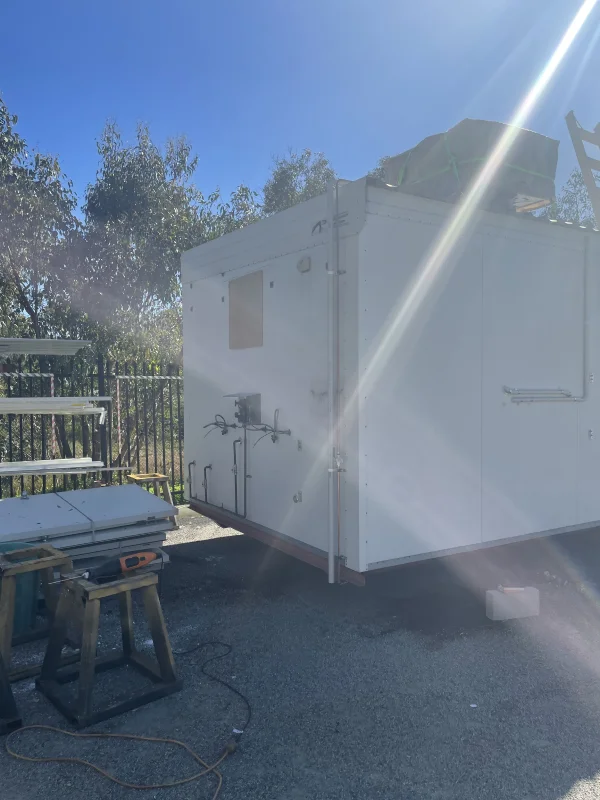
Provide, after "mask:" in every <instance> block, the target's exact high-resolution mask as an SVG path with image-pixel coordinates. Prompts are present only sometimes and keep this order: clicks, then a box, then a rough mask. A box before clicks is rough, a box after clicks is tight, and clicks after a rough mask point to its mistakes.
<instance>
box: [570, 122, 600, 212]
mask: <svg viewBox="0 0 600 800" xmlns="http://www.w3.org/2000/svg"><path fill="white" fill-rule="evenodd" d="M566 121H567V128H568V129H569V134H570V136H571V141H572V142H573V148H574V150H575V155H576V156H577V161H578V162H579V167H580V169H581V172H582V174H583V180H584V182H585V186H586V189H587V190H588V194H589V197H590V202H591V204H592V208H593V209H594V216H595V217H596V225H598V226H600V122H599V123H598V124H597V125H596V127H595V128H594V130H593V131H586V130H585V129H584V128H582V127H581V125H580V124H579V122H577V119H576V118H575V114H574V113H573V112H572V111H570V112H569V113H568V114H567V116H566ZM586 142H587V143H588V144H591V145H594V146H595V147H596V148H597V150H598V157H597V158H594V157H593V156H590V155H588V153H587V150H586V149H585V144H586Z"/></svg>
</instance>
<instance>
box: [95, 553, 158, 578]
mask: <svg viewBox="0 0 600 800" xmlns="http://www.w3.org/2000/svg"><path fill="white" fill-rule="evenodd" d="M160 557H161V556H160V554H159V553H154V552H152V551H151V550H148V551H142V552H139V553H127V555H124V556H120V557H119V558H109V559H108V560H107V561H104V562H103V563H102V564H98V566H97V567H92V568H91V569H89V570H87V572H84V573H83V577H84V578H88V579H89V580H93V581H100V582H102V581H108V580H112V579H113V578H118V577H119V576H120V575H127V574H128V573H129V572H134V571H135V570H136V569H140V567H145V566H146V565H147V564H150V562H151V561H155V560H156V559H157V558H160Z"/></svg>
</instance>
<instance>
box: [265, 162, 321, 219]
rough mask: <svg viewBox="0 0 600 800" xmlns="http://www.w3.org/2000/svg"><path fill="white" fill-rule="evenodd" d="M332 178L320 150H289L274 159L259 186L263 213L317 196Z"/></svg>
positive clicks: (275, 210)
mask: <svg viewBox="0 0 600 800" xmlns="http://www.w3.org/2000/svg"><path fill="white" fill-rule="evenodd" d="M335 177H336V175H335V172H334V170H333V167H332V166H331V164H330V163H329V161H328V160H327V158H325V156H324V155H323V153H313V152H312V151H311V150H303V151H302V152H301V153H295V152H293V151H291V150H290V152H289V153H288V155H287V156H286V157H285V158H275V159H274V164H273V171H272V174H271V177H270V178H269V180H268V181H267V182H266V183H265V186H264V188H263V196H264V200H263V212H264V214H266V215H267V216H268V215H270V214H276V213H277V212H278V211H283V210H284V209H286V208H290V207H291V206H295V205H296V204H297V203H302V202H303V201H304V200H310V198H311V197H317V196H318V195H320V194H323V193H324V192H325V191H326V190H327V184H328V183H329V181H331V180H333V179H334V178H335Z"/></svg>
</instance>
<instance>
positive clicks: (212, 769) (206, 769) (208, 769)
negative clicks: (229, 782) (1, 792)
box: [5, 725, 235, 800]
mask: <svg viewBox="0 0 600 800" xmlns="http://www.w3.org/2000/svg"><path fill="white" fill-rule="evenodd" d="M33 730H38V731H52V732H53V733H62V734H64V735H65V736H72V737H73V738H74V739H127V740H129V741H134V742H157V743H160V744H174V745H177V747H182V748H183V749H184V750H185V751H186V752H187V753H189V754H190V755H191V757H192V758H193V759H194V760H195V761H197V762H198V764H201V765H202V767H203V769H202V770H201V771H200V772H196V773H195V774H194V775H190V776H189V777H188V778H181V779H180V780H176V781H170V782H168V783H154V784H141V783H127V781H122V780H121V779H120V778H115V776H114V775H111V774H110V773H109V772H106V770H103V769H102V768H101V767H98V766H97V765H96V764H92V762H91V761H86V760H85V759H83V758H66V757H56V758H49V757H48V758H41V757H34V756H24V755H22V754H21V753H16V752H15V751H14V750H13V749H12V748H11V747H10V745H9V742H10V741H11V739H13V738H14V737H15V736H17V735H18V734H20V733H23V732H24V731H33ZM5 747H6V752H7V753H8V754H9V755H10V756H12V757H13V758H18V759H20V760H21V761H30V762H35V763H39V764H49V763H57V764H81V765H82V766H84V767H90V769H93V770H95V771H96V772H98V773H100V775H102V776H103V777H104V778H107V779H108V780H109V781H112V782H113V783H116V784H118V785H119V786H123V787H125V789H171V788H172V787H174V786H182V785H183V784H185V783H191V782H192V781H197V780H199V779H200V778H203V777H204V776H205V775H209V774H211V773H212V774H213V775H214V776H215V778H216V779H217V788H216V789H215V793H214V794H213V796H212V800H216V798H217V797H218V796H219V792H220V791H221V786H222V785H223V776H222V775H221V773H220V772H219V771H218V770H217V767H218V766H219V765H220V764H222V763H223V761H224V760H225V759H226V758H227V756H228V755H231V753H233V752H234V751H235V744H234V743H230V744H228V745H227V746H226V748H225V750H224V751H223V753H222V754H221V756H219V758H218V759H217V760H216V761H215V763H214V764H212V765H210V764H207V763H206V761H203V760H202V759H201V758H200V756H199V755H198V753H195V752H194V751H193V750H192V748H191V747H188V745H187V744H185V743H184V742H180V741H178V740H177V739H162V738H158V737H154V736H134V735H133V734H129V733H71V732H70V731H64V730H62V729H61V728H54V727H52V726H51V725H26V726H25V727H24V728H18V729H17V730H16V731H13V732H12V733H11V734H9V736H7V738H6V741H5Z"/></svg>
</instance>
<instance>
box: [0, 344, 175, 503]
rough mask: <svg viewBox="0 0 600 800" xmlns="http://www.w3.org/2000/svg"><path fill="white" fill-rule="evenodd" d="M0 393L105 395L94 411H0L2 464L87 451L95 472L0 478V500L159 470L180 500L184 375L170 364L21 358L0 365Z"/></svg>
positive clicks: (10, 394)
mask: <svg viewBox="0 0 600 800" xmlns="http://www.w3.org/2000/svg"><path fill="white" fill-rule="evenodd" d="M2 369H3V370H4V371H0V397H50V396H55V397H59V396H62V397H109V398H110V401H106V402H102V403H101V404H100V405H103V406H105V407H106V409H107V415H106V421H105V423H104V424H103V425H99V424H98V416H97V415H85V416H83V415H82V416H66V415H55V416H50V415H48V414H39V415H38V414H5V415H0V461H1V462H11V461H34V460H38V459H51V458H79V457H82V456H89V457H91V458H92V460H94V461H102V462H103V464H104V469H103V470H102V471H101V472H100V471H98V472H95V473H92V472H90V473H86V474H81V475H40V476H35V475H25V476H19V475H17V476H12V475H10V476H8V475H5V476H0V498H2V497H12V496H14V495H18V494H21V492H23V491H27V492H29V493H30V494H35V493H38V492H46V491H54V490H57V489H58V490H65V489H74V488H85V487H87V486H90V485H91V484H92V481H95V480H101V482H103V483H123V482H126V477H125V476H126V475H127V472H128V471H132V472H160V473H163V474H164V475H167V476H168V478H169V481H170V483H171V487H172V492H173V499H174V501H175V502H176V503H177V502H178V503H181V502H183V480H184V477H183V475H184V472H183V377H182V375H181V370H180V368H179V366H177V365H174V364H156V363H152V364H149V363H132V362H118V361H117V362H115V361H110V360H108V359H105V358H99V359H98V360H97V362H96V363H94V364H93V365H92V364H90V363H89V362H87V363H86V362H85V361H79V360H76V359H68V358H65V357H56V358H47V357H44V358H42V357H39V358H38V357H27V358H21V359H15V360H14V361H13V362H11V363H8V364H5V365H3V367H2Z"/></svg>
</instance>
